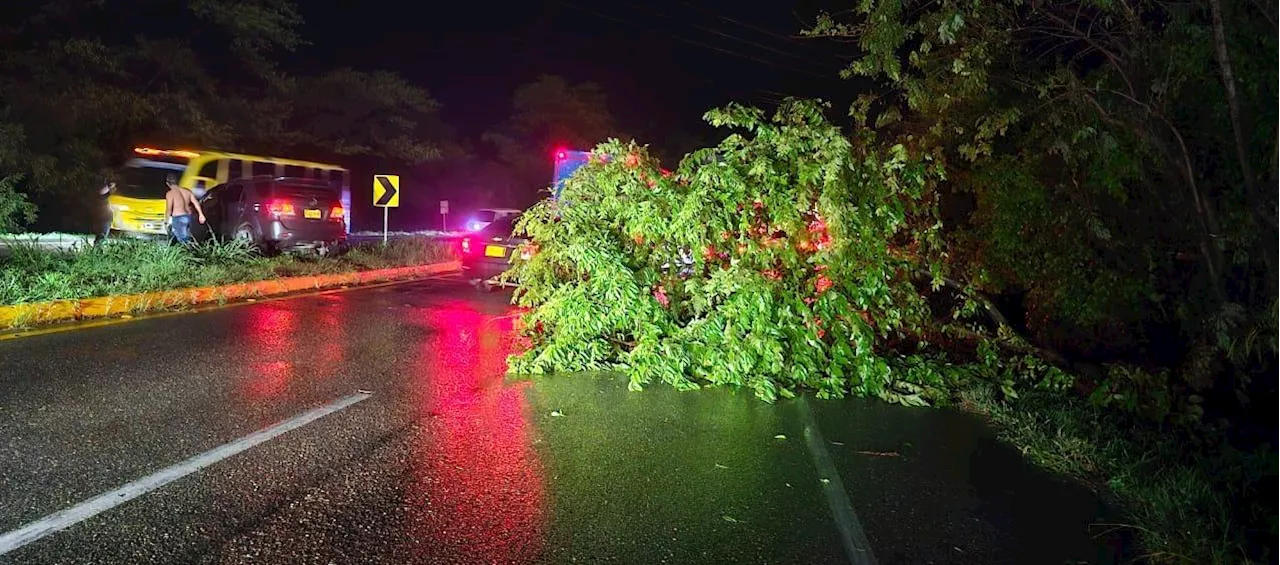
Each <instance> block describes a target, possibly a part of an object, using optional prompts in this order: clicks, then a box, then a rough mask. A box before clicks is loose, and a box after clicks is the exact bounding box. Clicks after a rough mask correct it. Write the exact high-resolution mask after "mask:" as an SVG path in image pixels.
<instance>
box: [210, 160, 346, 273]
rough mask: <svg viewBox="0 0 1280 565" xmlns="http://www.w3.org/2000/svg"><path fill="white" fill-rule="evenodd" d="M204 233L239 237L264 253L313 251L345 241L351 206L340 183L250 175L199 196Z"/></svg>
mask: <svg viewBox="0 0 1280 565" xmlns="http://www.w3.org/2000/svg"><path fill="white" fill-rule="evenodd" d="M200 202H201V207H202V208H204V213H205V216H206V218H207V222H206V224H205V225H204V226H203V229H202V230H200V232H202V233H198V234H197V237H199V236H201V235H203V237H204V238H209V237H211V236H216V237H218V238H219V239H222V240H230V239H238V240H243V241H247V242H249V243H252V244H254V245H256V246H257V247H258V248H259V249H261V250H262V251H263V252H268V253H270V252H278V251H298V250H312V251H316V252H318V253H320V254H327V253H329V252H332V251H335V250H338V249H340V248H341V247H342V246H344V245H345V244H346V240H347V226H346V222H345V219H346V215H347V211H346V210H345V209H343V207H342V201H341V196H340V194H339V191H338V190H337V188H336V187H335V186H333V185H331V184H330V183H328V182H326V181H323V180H320V179H306V178H292V177H269V176H262V177H250V178H243V179H236V180H233V181H231V182H228V183H226V184H222V185H218V186H215V187H213V188H212V189H210V190H209V191H208V192H207V193H205V195H204V197H203V198H202V199H201V200H200Z"/></svg>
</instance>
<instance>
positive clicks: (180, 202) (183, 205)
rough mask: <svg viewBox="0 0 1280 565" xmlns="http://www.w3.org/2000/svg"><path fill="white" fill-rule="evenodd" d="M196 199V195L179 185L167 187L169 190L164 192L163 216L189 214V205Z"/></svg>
mask: <svg viewBox="0 0 1280 565" xmlns="http://www.w3.org/2000/svg"><path fill="white" fill-rule="evenodd" d="M195 199H196V195H195V194H193V193H192V192H191V191H190V190H187V189H185V188H182V187H180V186H174V187H170V188H169V192H166V193H165V194H164V206H165V216H167V217H173V216H186V215H191V207H192V204H193V203H194V201H195Z"/></svg>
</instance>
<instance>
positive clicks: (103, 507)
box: [0, 392, 372, 555]
mask: <svg viewBox="0 0 1280 565" xmlns="http://www.w3.org/2000/svg"><path fill="white" fill-rule="evenodd" d="M370 396H372V395H371V394H369V393H366V392H360V393H359V394H353V395H351V396H346V397H343V398H340V399H338V400H335V401H334V402H332V403H330V404H327V405H325V406H321V407H319V408H315V409H312V410H308V411H306V412H303V413H301V414H298V415H297V416H294V417H292V418H289V419H288V420H285V421H283V422H280V423H278V424H275V425H272V426H270V427H267V428H264V429H261V430H258V431H256V432H254V433H251V434H249V435H247V436H244V437H242V438H240V439H237V440H235V441H233V442H231V443H227V444H223V445H222V446H220V447H216V448H214V449H211V450H209V451H206V452H204V453H201V454H200V455H197V456H195V457H192V458H190V459H187V460H186V461H183V462H181V463H178V464H176V465H173V466H171V467H167V468H165V469H161V470H160V471H157V472H155V473H153V474H151V475H147V476H145V477H143V478H141V479H138V480H136V481H133V482H131V483H129V484H126V485H124V486H122V487H120V488H118V489H115V490H113V491H110V492H105V493H102V494H100V495H98V496H95V497H93V498H90V499H89V500H86V501H84V502H81V503H80V504H77V505H75V506H72V507H70V508H66V509H63V510H59V511H57V512H54V513H53V514H50V515H48V516H45V517H44V518H41V519H39V520H36V521H35V522H32V523H30V524H27V525H25V526H23V527H21V528H18V529H16V530H13V531H11V532H6V533H4V534H3V535H0V555H4V554H6V553H9V552H10V551H13V550H15V549H18V548H20V547H22V546H24V545H27V544H29V543H31V542H34V541H36V540H39V539H40V538H43V537H45V536H48V535H50V534H54V533H57V532H60V531H62V530H65V529H67V528H70V527H71V526H74V525H76V524H78V523H80V522H83V521H85V520H87V519H89V518H92V517H94V516H96V515H98V514H101V513H103V512H106V511H107V510H110V509H112V508H115V507H116V506H119V505H121V504H124V503H126V502H128V501H130V500H133V499H135V498H138V497H139V496H142V495H144V494H147V493H149V492H151V491H153V490H156V489H158V488H160V487H163V486H165V485H167V484H169V483H171V482H173V481H176V480H178V479H181V478H182V477H185V476H187V475H190V474H191V473H194V472H196V471H199V470H200V469H203V468H205V467H208V466H209V465H213V464H214V463H217V462H219V461H222V460H223V459H226V458H228V457H231V456H233V455H236V454H238V453H241V452H243V451H246V450H248V449H251V448H253V447H254V446H257V445H259V444H262V443H264V442H267V441H270V440H271V439H272V438H275V437H277V436H279V435H281V434H285V433H288V432H290V431H293V430H296V429H298V428H301V427H302V426H305V425H307V424H310V423H311V422H314V421H316V420H319V419H320V418H323V417H325V416H328V415H329V414H333V413H334V412H337V411H339V410H343V409H345V408H348V407H350V406H352V405H353V404H355V403H357V402H360V401H362V400H365V399H367V398H369V397H370Z"/></svg>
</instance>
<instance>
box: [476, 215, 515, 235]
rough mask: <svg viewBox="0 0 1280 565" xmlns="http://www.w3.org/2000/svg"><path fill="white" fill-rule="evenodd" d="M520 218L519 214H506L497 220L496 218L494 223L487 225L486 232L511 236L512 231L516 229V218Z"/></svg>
mask: <svg viewBox="0 0 1280 565" xmlns="http://www.w3.org/2000/svg"><path fill="white" fill-rule="evenodd" d="M518 218H519V216H504V217H501V218H498V219H497V220H494V222H493V223H492V224H489V225H488V226H485V228H484V232H485V233H486V234H491V235H494V236H506V237H510V236H511V232H513V231H515V229H516V219H518Z"/></svg>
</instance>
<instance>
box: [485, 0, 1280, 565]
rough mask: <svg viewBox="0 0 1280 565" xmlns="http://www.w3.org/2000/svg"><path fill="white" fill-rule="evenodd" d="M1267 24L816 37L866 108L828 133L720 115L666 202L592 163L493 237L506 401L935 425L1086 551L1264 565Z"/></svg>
mask: <svg viewBox="0 0 1280 565" xmlns="http://www.w3.org/2000/svg"><path fill="white" fill-rule="evenodd" d="M1268 10H1271V11H1269V12H1268ZM1258 12H1261V13H1258ZM1275 21H1276V20H1275V14H1274V10H1273V9H1272V8H1267V7H1266V6H1264V5H1262V4H1248V3H1235V4H1229V5H1226V4H1224V5H1219V3H1218V2H1216V1H1213V0H1210V1H1209V2H1207V3H1194V4H1186V3H1165V2H1143V1H1126V2H1114V3H1112V2H1108V3H1089V2H1086V3H1080V4H1076V3H1045V4H1031V5H1017V6H1015V5H1011V4H1001V3H998V2H990V3H988V2H977V3H954V2H939V3H933V4H929V5H927V6H919V7H912V8H911V9H909V10H908V9H907V8H906V7H905V6H904V3H903V2H901V1H898V0H876V1H869V2H862V3H859V4H858V5H857V6H856V8H855V9H854V10H851V11H849V12H846V13H842V14H840V15H839V16H826V15H823V16H820V17H819V18H818V19H817V21H816V24H815V25H814V27H813V29H811V30H809V31H808V32H807V34H808V35H810V36H812V37H814V38H835V39H837V40H839V41H842V42H844V43H854V44H856V45H857V46H858V50H857V52H856V53H854V55H856V58H855V59H854V61H853V63H852V64H851V66H850V67H849V68H848V69H847V72H846V76H847V77H851V78H852V77H859V78H860V79H861V80H864V81H871V82H873V83H874V84H875V88H873V89H872V92H870V93H868V94H866V95H865V96H863V97H861V98H859V99H858V101H857V102H856V103H855V104H854V105H853V107H852V108H851V111H850V115H851V116H852V118H853V120H854V123H853V127H852V128H851V129H842V128H840V127H838V126H837V125H835V124H834V123H833V122H832V121H831V120H830V119H829V116H830V115H832V114H834V112H831V111H830V110H831V109H830V108H829V107H828V106H826V105H824V104H821V103H814V102H806V101H797V100H790V101H787V102H786V103H784V104H782V105H781V106H780V107H779V108H778V109H777V110H776V111H775V112H769V113H766V112H764V111H761V110H758V109H754V108H747V107H742V106H735V105H730V106H728V107H726V108H723V109H718V110H715V111H712V112H710V113H708V115H707V118H708V120H709V121H710V122H711V123H712V124H713V125H717V126H721V127H725V128H728V129H730V130H731V132H730V133H729V134H728V135H727V137H725V139H724V140H723V141H722V142H721V143H719V144H718V145H715V146H713V147H708V148H706V149H703V150H700V151H696V152H693V153H691V154H690V155H688V156H687V157H685V158H684V160H682V161H681V162H680V163H679V165H678V166H677V167H675V168H674V171H675V172H674V174H672V175H670V176H666V175H664V174H663V173H662V167H661V166H660V165H659V164H658V163H657V161H656V159H655V158H653V157H652V155H651V154H650V153H649V152H648V149H647V148H646V147H643V146H639V145H636V144H626V143H621V142H617V141H610V142H608V143H605V144H602V145H600V146H599V147H597V148H596V151H595V153H594V157H593V159H592V161H591V162H590V163H589V164H588V165H586V166H584V167H583V168H582V169H580V170H579V171H578V172H577V173H576V174H575V175H574V177H573V178H572V179H570V180H569V181H568V182H567V183H566V186H565V187H564V190H563V193H562V196H563V200H564V202H566V203H567V204H557V203H553V202H549V201H548V202H543V203H541V204H539V205H536V206H535V207H534V208H533V209H532V210H530V212H529V213H527V214H526V215H525V216H524V217H523V219H522V221H521V223H520V226H519V229H521V230H523V231H524V232H525V233H526V234H528V235H529V236H531V238H532V240H533V241H535V242H536V246H537V252H536V253H534V254H532V255H531V259H529V260H528V261H526V262H522V263H520V264H518V265H517V268H516V270H515V271H514V272H513V276H515V277H516V278H518V279H519V280H520V281H521V283H522V286H521V288H520V289H519V290H518V291H517V300H518V301H519V303H520V304H522V305H524V306H526V307H528V308H529V309H530V310H529V312H528V313H527V314H526V315H525V317H524V323H523V324H522V327H523V328H524V329H523V331H524V332H525V334H526V336H527V337H528V339H529V347H528V348H527V349H526V350H525V351H523V352H521V353H519V354H517V355H516V356H514V357H513V358H512V359H511V363H510V367H511V370H512V372H513V373H518V374H540V373H549V372H574V371H593V370H602V369H603V370H618V371H622V372H625V373H627V374H628V375H630V379H631V384H632V386H633V388H637V389H639V388H642V387H644V386H646V385H649V384H653V383H664V384H667V385H671V386H674V387H677V388H680V389H694V388H699V387H703V386H722V385H728V386H735V387H744V388H748V389H751V390H753V391H754V392H755V393H756V394H757V395H758V396H759V397H760V398H761V399H763V400H766V401H774V400H775V399H777V398H780V397H782V398H786V397H790V396H793V395H796V394H801V393H802V392H803V391H812V392H814V393H816V394H817V395H818V396H819V397H841V396H845V395H850V394H852V395H858V396H872V397H877V398H881V399H883V400H885V401H888V402H896V403H901V404H907V405H917V406H923V405H934V406H958V407H960V408H963V409H967V410H970V411H973V412H977V413H980V414H984V415H985V416H986V417H988V418H989V420H990V421H991V422H992V423H993V424H994V425H995V426H996V428H997V429H998V430H1000V433H1001V435H1002V437H1003V438H1004V439H1005V440H1006V441H1008V442H1010V443H1011V444H1013V445H1016V446H1017V447H1019V448H1020V449H1021V450H1022V451H1023V452H1024V453H1025V454H1027V456H1028V457H1030V458H1032V459H1033V460H1035V461H1036V462H1038V463H1040V464H1041V465H1043V466H1045V467H1047V468H1050V469H1052V470H1055V471H1058V472H1060V473H1063V474H1065V475H1068V476H1071V477H1074V478H1075V479H1077V480H1079V481H1081V482H1083V483H1085V484H1087V485H1090V486H1092V487H1094V488H1096V489H1098V490H1099V491H1100V492H1101V493H1103V494H1104V495H1105V496H1106V497H1108V498H1110V499H1111V500H1112V501H1114V502H1116V503H1119V504H1120V505H1121V506H1122V507H1123V508H1124V509H1125V510H1126V511H1127V516H1128V519H1127V520H1125V521H1124V523H1120V524H1114V525H1111V526H1107V527H1115V528H1122V529H1125V530H1127V531H1129V532H1132V533H1133V534H1134V535H1135V536H1136V538H1137V539H1138V540H1139V542H1140V545H1141V553H1142V555H1143V557H1144V558H1145V560H1147V561H1150V562H1157V563H1197V564H1200V563H1269V562H1274V560H1275V559H1276V557H1277V554H1276V539H1277V521H1276V502H1275V501H1276V499H1277V492H1276V485H1277V481H1276V469H1277V459H1276V455H1275V445H1276V441H1277V439H1276V433H1277V430H1276V424H1275V416H1274V414H1275V409H1276V400H1277V396H1276V383H1277V380H1276V378H1275V375H1276V370H1277V324H1276V322H1277V316H1278V315H1280V312H1278V309H1277V301H1276V284H1277V281H1276V276H1277V275H1276V273H1277V269H1276V267H1275V265H1276V263H1275V261H1276V247H1275V245H1276V241H1277V231H1276V211H1277V208H1276V192H1275V187H1276V185H1277V168H1276V166H1277V165H1276V155H1277V147H1276V118H1277V116H1276V106H1275V104H1274V101H1275V98H1276V95H1277V92H1276V91H1275V84H1276V69H1277V65H1276V61H1275V59H1274V56H1273V54H1274V53H1275V52H1276V39H1277V35H1276V33H1275V28H1274V22H1275ZM815 40H816V39H815ZM1258 53H1265V54H1269V55H1267V56H1265V57H1264V56H1256V55H1255V54H1258ZM1240 116H1247V119H1246V118H1241V117H1240ZM1047 511H1051V510H1047Z"/></svg>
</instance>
